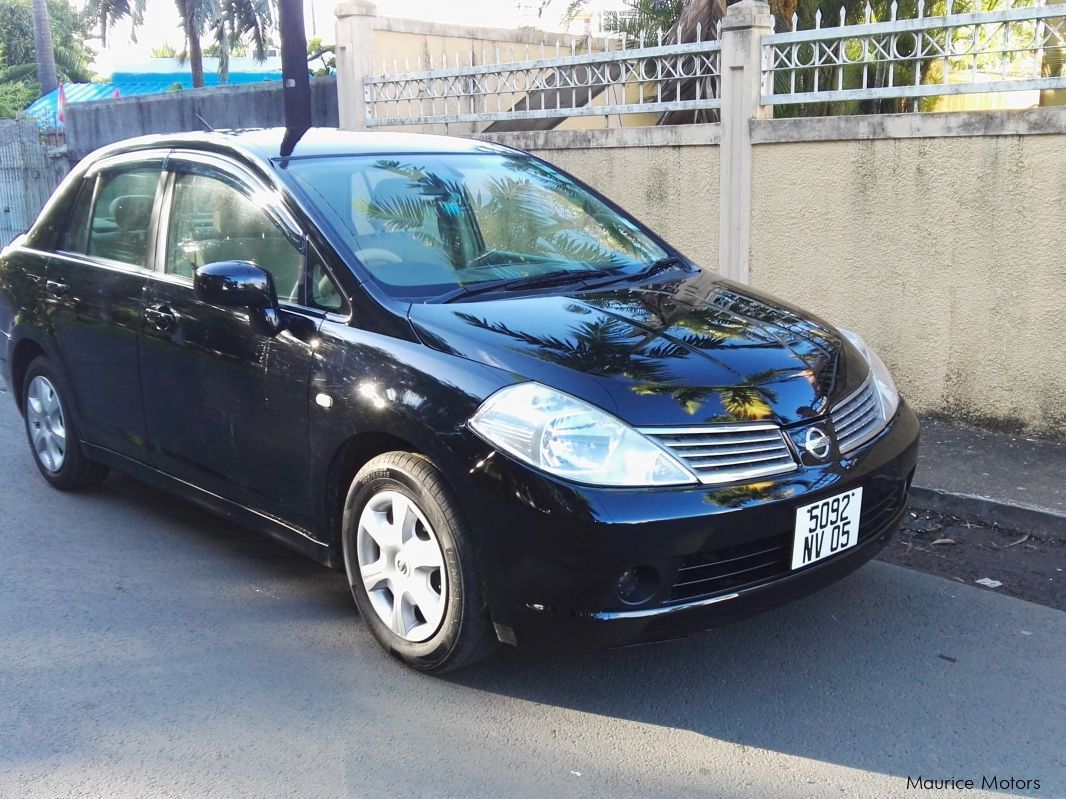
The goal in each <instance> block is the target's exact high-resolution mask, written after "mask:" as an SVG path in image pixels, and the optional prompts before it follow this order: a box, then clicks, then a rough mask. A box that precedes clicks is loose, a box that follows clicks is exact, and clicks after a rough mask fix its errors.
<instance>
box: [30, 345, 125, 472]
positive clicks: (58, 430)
mask: <svg viewBox="0 0 1066 799" xmlns="http://www.w3.org/2000/svg"><path fill="white" fill-rule="evenodd" d="M22 385H23V394H22V415H23V418H24V419H25V422H26V436H27V438H28V439H29V442H30V451H31V452H32V453H33V462H34V463H35V464H37V469H38V471H40V473H41V475H42V476H43V477H44V479H45V480H47V481H48V482H49V483H51V484H52V485H53V486H54V487H55V488H58V489H60V490H61V491H72V490H75V489H78V488H87V487H89V486H93V485H96V484H98V483H100V482H101V481H102V480H103V479H104V478H105V477H107V471H108V470H107V467H105V466H101V465H100V464H98V463H93V462H92V461H91V460H89V459H88V458H86V457H85V455H84V453H82V451H81V445H80V443H79V438H78V430H77V427H76V426H75V423H74V420H73V418H72V417H71V415H70V402H69V399H68V398H69V396H70V393H69V391H67V387H66V383H64V382H63V380H62V378H61V377H60V376H59V375H58V374H56V372H55V371H54V370H53V369H52V367H51V365H50V364H49V362H48V360H47V359H46V358H35V359H34V360H33V361H32V362H31V363H30V365H29V368H28V369H27V370H26V374H25V376H24V377H23V380H22Z"/></svg>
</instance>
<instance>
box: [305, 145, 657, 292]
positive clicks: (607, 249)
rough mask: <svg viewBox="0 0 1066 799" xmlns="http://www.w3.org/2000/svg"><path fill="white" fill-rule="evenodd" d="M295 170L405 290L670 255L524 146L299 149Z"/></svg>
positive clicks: (372, 265) (384, 276)
mask: <svg viewBox="0 0 1066 799" xmlns="http://www.w3.org/2000/svg"><path fill="white" fill-rule="evenodd" d="M288 172H289V174H290V175H292V176H293V177H294V178H295V179H296V181H297V182H298V183H299V184H300V186H301V187H302V188H303V190H304V191H305V192H306V193H307V194H308V195H310V197H311V199H312V200H313V201H314V202H315V204H316V205H318V206H319V207H320V208H322V209H323V211H324V212H325V213H326V214H327V215H328V216H329V217H330V219H331V221H332V222H333V223H334V226H335V227H336V228H337V230H338V231H339V232H340V233H341V234H343V235H344V237H345V239H346V242H345V243H346V244H347V245H348V247H349V248H350V249H351V251H352V253H353V254H354V255H355V256H356V257H357V258H358V259H359V260H360V261H361V262H362V263H363V264H364V265H365V266H366V268H367V269H368V270H369V272H370V274H371V275H372V276H373V277H374V279H375V280H377V281H378V282H379V283H381V284H382V285H383V286H384V287H385V288H386V290H388V291H389V292H390V293H391V294H393V295H394V296H397V297H405V298H410V299H414V300H428V299H432V298H434V297H437V296H440V295H443V294H446V293H448V292H454V291H456V290H457V289H460V287H476V286H478V284H488V283H490V282H500V281H521V280H523V279H535V278H536V277H538V276H541V275H552V276H553V277H554V276H559V277H560V278H561V279H563V280H565V278H566V274H567V273H579V272H588V271H592V270H596V271H601V270H609V271H625V270H626V269H627V268H629V269H632V268H634V267H637V268H640V267H643V266H645V265H647V264H651V263H655V262H657V261H659V260H661V259H662V258H665V257H666V256H667V253H666V252H665V251H664V250H663V248H662V247H660V246H659V245H658V244H656V243H655V241H654V240H652V239H651V238H650V237H649V236H648V235H647V234H645V233H644V232H642V231H641V229H640V228H639V227H638V226H637V225H636V224H635V223H634V222H633V221H631V220H630V219H627V218H626V217H624V216H621V215H619V214H618V213H617V212H615V211H613V210H612V209H610V208H609V207H608V206H606V205H605V204H604V203H603V202H601V201H600V200H598V199H596V198H595V197H594V196H593V195H591V194H590V193H589V192H588V191H587V190H586V189H584V188H582V187H581V186H580V185H578V184H577V183H575V182H574V181H573V180H571V179H570V178H568V177H567V176H565V175H563V174H562V173H561V172H558V171H557V170H555V169H553V168H552V167H550V166H548V165H546V164H542V163H540V162H538V161H535V160H533V159H531V158H526V157H524V156H521V155H508V154H499V153H473V154H465V153H464V154H459V153H445V154H411V155H396V156H389V157H382V156H355V157H353V156H344V157H336V158H311V159H295V160H293V161H291V162H289V164H288ZM574 277H575V279H577V278H578V277H579V275H577V274H575V275H574Z"/></svg>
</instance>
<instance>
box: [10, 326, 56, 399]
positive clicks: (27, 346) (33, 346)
mask: <svg viewBox="0 0 1066 799" xmlns="http://www.w3.org/2000/svg"><path fill="white" fill-rule="evenodd" d="M42 357H43V358H49V355H48V350H47V349H45V347H44V346H43V345H42V344H41V343H40V342H39V341H36V340H35V339H33V338H30V337H28V336H27V337H24V338H21V339H19V340H18V341H17V342H16V343H15V346H14V347H13V348H12V352H11V364H10V369H11V393H12V395H13V397H14V399H15V405H16V407H18V409H19V413H23V412H24V408H23V407H22V390H23V383H24V381H25V378H26V370H27V369H29V368H30V364H31V363H33V361H34V359H35V358H42ZM49 360H53V359H51V358H49Z"/></svg>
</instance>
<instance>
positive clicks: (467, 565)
mask: <svg viewBox="0 0 1066 799" xmlns="http://www.w3.org/2000/svg"><path fill="white" fill-rule="evenodd" d="M342 543H343V546H344V566H345V570H346V572H347V574H348V582H349V583H350V585H351V588H352V595H353V596H354V597H355V603H356V605H357V606H358V608H359V612H360V613H361V614H362V616H363V618H364V619H365V620H366V623H367V625H368V626H369V627H370V631H371V632H372V633H373V634H374V637H375V638H376V639H377V640H378V642H379V643H380V644H381V645H382V646H383V647H384V648H385V649H386V651H388V652H391V653H392V654H393V655H395V656H397V657H399V658H400V659H401V660H403V661H404V662H406V663H407V664H408V665H410V666H412V667H414V668H416V669H418V670H420V671H425V672H435V673H442V672H446V671H452V670H454V669H457V668H460V667H462V666H466V665H468V664H470V663H473V662H474V661H476V660H479V659H481V658H483V657H485V656H486V655H488V654H489V653H490V652H492V650H493V649H494V648H495V647H496V638H495V635H494V634H493V632H492V625H491V623H490V620H489V613H488V606H487V603H486V599H485V593H484V589H483V587H482V582H481V579H480V576H479V574H478V568H477V557H476V553H475V551H474V541H473V539H472V536H471V535H470V532H469V530H468V528H467V526H466V524H465V522H464V520H463V517H462V514H461V513H460V512H459V508H458V506H457V504H456V503H455V501H454V499H453V498H452V496H451V492H450V490H449V489H448V487H447V486H446V485H445V483H444V480H443V478H442V477H441V475H440V472H438V471H437V469H436V467H434V466H433V464H432V463H431V462H430V461H429V460H428V459H426V458H424V457H423V456H421V455H416V454H414V453H410V452H387V453H385V454H384V455H379V456H378V457H376V458H374V459H373V460H371V461H370V462H369V463H367V464H366V465H365V466H364V467H363V468H362V469H360V470H359V473H358V474H357V475H356V476H355V480H354V481H353V482H352V486H351V489H350V490H349V492H348V498H347V501H346V503H345V508H344V521H343V539H342Z"/></svg>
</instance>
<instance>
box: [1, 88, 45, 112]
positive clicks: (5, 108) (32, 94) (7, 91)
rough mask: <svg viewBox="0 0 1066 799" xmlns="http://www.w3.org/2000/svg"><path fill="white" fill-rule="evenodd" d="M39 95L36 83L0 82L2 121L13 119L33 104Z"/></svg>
mask: <svg viewBox="0 0 1066 799" xmlns="http://www.w3.org/2000/svg"><path fill="white" fill-rule="evenodd" d="M38 93H39V89H38V87H37V84H36V83H30V82H28V81H4V82H0V119H12V118H14V117H16V116H18V113H19V112H20V111H21V110H22V109H24V108H25V107H26V106H28V105H29V104H30V103H32V102H33V101H34V100H35V99H36V98H37V95H38Z"/></svg>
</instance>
